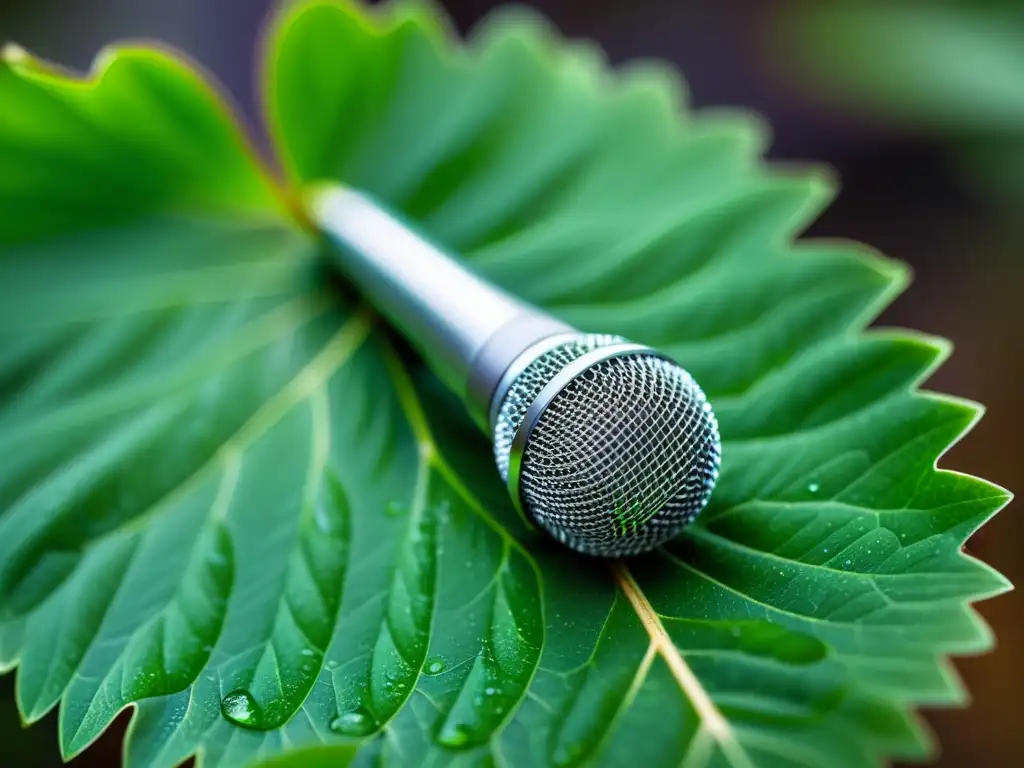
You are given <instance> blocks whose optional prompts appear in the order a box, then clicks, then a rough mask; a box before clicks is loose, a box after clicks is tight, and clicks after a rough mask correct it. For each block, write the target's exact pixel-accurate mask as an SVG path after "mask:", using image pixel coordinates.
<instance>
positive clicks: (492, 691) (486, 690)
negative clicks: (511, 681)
mask: <svg viewBox="0 0 1024 768" xmlns="http://www.w3.org/2000/svg"><path fill="white" fill-rule="evenodd" d="M497 692H498V689H497V688H494V687H492V686H488V687H487V688H484V695H485V696H493V695H494V694H496V693H497Z"/></svg>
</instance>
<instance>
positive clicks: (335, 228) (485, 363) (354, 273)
mask: <svg viewBox="0 0 1024 768" xmlns="http://www.w3.org/2000/svg"><path fill="white" fill-rule="evenodd" d="M310 209H311V212H312V214H313V218H314V220H315V222H316V224H317V225H318V226H319V227H320V229H321V230H322V232H323V233H324V234H325V235H326V236H327V238H328V239H329V240H330V241H331V242H332V243H333V244H334V246H335V247H334V248H333V249H332V257H333V258H334V259H335V260H336V261H337V263H338V265H339V267H340V269H341V271H342V273H343V274H344V275H345V276H346V277H348V278H349V279H350V280H351V281H352V282H353V283H354V284H355V285H356V287H357V288H359V289H360V291H361V292H362V293H363V294H364V295H365V296H366V297H367V298H368V299H369V301H370V303H371V304H372V305H373V306H374V307H375V308H376V309H377V310H378V311H379V312H380V313H381V314H383V315H384V316H385V317H386V318H387V319H388V320H389V321H390V322H391V323H392V324H393V325H394V326H395V327H396V328H397V329H398V330H399V332H400V333H402V335H403V336H404V337H405V338H406V339H407V340H408V341H409V342H410V343H411V344H412V345H413V346H414V347H415V348H416V349H417V351H418V352H419V353H420V354H421V355H422V356H423V358H424V359H425V360H426V362H427V364H428V365H429V366H430V367H431V369H432V370H433V371H434V373H435V374H437V376H438V377H439V378H440V379H441V380H442V381H443V382H444V383H445V384H446V385H447V386H448V387H449V388H450V389H451V390H452V391H453V392H455V394H457V395H459V396H460V397H461V398H463V400H464V402H465V403H466V405H467V407H468V408H469V411H470V413H471V414H472V416H473V417H474V419H475V420H476V421H477V423H478V424H480V426H481V427H482V428H483V429H484V430H485V431H488V432H489V431H490V428H491V426H492V425H491V424H490V423H489V418H488V413H489V411H490V406H491V400H492V398H493V397H494V393H495V391H496V389H497V387H498V384H499V382H500V381H501V378H502V375H503V374H504V373H505V371H506V370H507V369H508V368H509V366H510V365H511V364H512V363H513V361H514V360H515V359H516V358H517V357H519V356H520V355H521V354H522V352H523V351H524V350H526V349H527V348H528V347H530V346H532V345H534V344H536V343H537V342H538V341H540V340H542V339H545V338H547V337H549V336H554V335H556V334H563V333H571V332H573V331H574V329H573V328H571V327H570V326H568V325H566V324H565V323H562V322H561V321H559V320H556V319H555V318H553V317H551V316H549V315H547V314H545V313H543V312H541V311H539V310H538V309H536V308H535V307H532V306H530V305H528V304H526V303H524V302H522V301H519V300H518V299H516V298H514V297H512V296H510V295H509V294H507V293H505V292H504V291H502V290H501V289H499V288H497V287H496V286H494V285H492V284H490V283H488V282H487V281H485V280H483V279H482V278H480V277H478V276H476V275H474V274H472V273H471V272H469V271H468V270H466V269H464V268H463V267H462V266H460V264H459V263H458V261H457V260H456V259H455V258H453V257H452V256H450V255H448V254H447V253H445V252H444V251H442V250H441V249H440V248H439V247H437V246H436V245H433V244H431V243H429V242H427V240H425V239H424V238H423V237H422V236H421V235H419V234H417V233H416V232H415V231H414V230H413V229H412V228H411V227H410V226H409V225H407V224H405V223H404V222H402V221H401V220H400V219H399V218H397V217H396V216H395V215H394V214H393V213H390V212H389V211H387V210H385V209H384V208H383V207H382V206H381V205H380V204H378V203H377V202H375V201H374V200H372V199H371V198H369V197H367V196H365V195H362V194H360V193H359V192H356V191H354V190H351V189H346V188H343V187H339V186H327V187H323V188H321V189H320V190H319V191H317V192H316V193H315V194H314V196H313V198H312V201H311V205H310Z"/></svg>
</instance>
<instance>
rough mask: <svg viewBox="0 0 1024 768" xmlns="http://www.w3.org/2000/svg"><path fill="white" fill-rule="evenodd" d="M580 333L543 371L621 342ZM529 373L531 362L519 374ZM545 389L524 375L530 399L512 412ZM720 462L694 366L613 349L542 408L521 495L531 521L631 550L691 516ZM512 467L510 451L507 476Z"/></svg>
mask: <svg viewBox="0 0 1024 768" xmlns="http://www.w3.org/2000/svg"><path fill="white" fill-rule="evenodd" d="M577 341H578V343H579V344H580V346H581V347H586V349H584V350H583V351H582V352H580V351H579V349H576V348H574V349H573V350H571V351H568V352H566V351H562V352H560V353H557V354H555V355H552V354H551V353H548V354H546V355H543V356H542V358H541V360H542V359H543V358H544V357H548V356H549V355H550V356H551V357H552V358H553V359H552V360H548V361H544V364H543V365H541V366H538V368H537V369H536V370H535V372H534V373H535V374H536V376H537V377H538V378H539V377H541V376H543V375H546V374H547V373H548V372H549V371H550V369H551V368H553V367H555V365H558V368H557V370H561V368H562V367H564V366H565V364H567V362H570V361H571V359H576V357H579V356H581V355H582V354H585V353H586V352H587V351H590V350H591V349H597V348H599V347H601V346H607V345H609V344H617V343H621V342H622V340H621V339H620V338H619V337H613V336H603V337H584V338H581V339H579V340H577ZM569 355H573V356H572V357H571V359H569V360H567V359H566V358H567V357H568V356H569ZM541 360H538V361H536V362H541ZM559 363H560V364H559ZM557 370H556V371H555V372H556V373H557ZM528 373H530V367H528V368H527V369H526V370H525V371H524V373H523V374H522V375H521V376H520V377H519V378H520V379H522V378H523V377H524V376H526V375H527V374H528ZM552 375H554V374H553V373H552ZM547 380H550V376H549V377H548V379H546V380H545V382H544V383H546V381H547ZM531 382H532V379H531ZM518 384H519V381H518V379H517V380H516V381H515V382H514V383H513V385H512V388H511V390H510V393H509V395H508V396H506V403H504V404H503V406H504V405H505V404H507V402H508V399H509V397H511V396H512V394H513V391H514V390H516V389H517V387H518ZM540 388H543V383H542V384H541V385H540ZM540 388H538V387H537V386H536V384H535V383H531V384H530V386H527V385H526V383H525V382H524V385H523V387H522V389H523V393H522V394H523V399H526V400H528V402H526V405H525V407H522V406H516V407H515V408H510V411H514V412H515V413H516V414H518V413H519V410H520V408H521V409H522V413H523V414H524V415H525V412H526V409H528V408H529V406H530V404H531V403H532V402H533V400H534V399H536V397H537V394H539V392H540ZM531 395H532V396H531ZM503 412H505V408H504V407H503V408H502V411H501V412H500V413H503ZM522 418H523V416H520V417H519V422H521V421H522ZM498 421H499V422H500V421H501V418H500V415H499V419H498ZM516 428H518V424H516ZM514 432H515V429H512V433H513V435H514ZM496 434H497V430H496ZM496 443H497V440H496ZM509 445H511V439H510V440H509ZM720 461H721V443H720V439H719V435H718V424H717V422H716V420H715V417H714V414H713V413H712V411H711V406H710V405H709V404H708V402H707V399H706V397H705V395H704V392H703V391H702V390H701V388H700V387H699V386H698V385H697V383H696V382H695V381H694V380H693V378H692V377H691V376H690V374H689V373H687V372H686V371H685V370H684V369H683V368H681V367H680V366H679V365H677V364H676V363H674V362H672V361H670V360H666V359H664V358H662V357H659V356H658V355H655V354H653V353H647V352H636V353H631V354H627V355H623V356H619V357H609V358H606V359H603V360H601V361H599V362H597V363H595V364H594V365H592V366H590V367H589V368H586V369H585V370H584V371H583V372H582V373H580V374H579V375H577V376H576V377H575V378H574V379H572V380H571V381H570V382H569V383H568V384H567V385H566V386H565V387H564V388H563V389H562V390H561V391H559V392H558V394H556V395H555V396H554V397H553V398H552V399H551V401H550V402H549V403H548V404H547V405H546V407H545V408H544V410H543V412H542V413H541V415H540V418H539V419H538V420H537V422H536V424H535V425H534V426H533V429H532V431H531V432H530V434H529V439H528V440H527V442H526V444H525V447H524V450H523V456H522V462H521V465H520V475H519V489H520V500H521V503H522V505H523V508H524V511H525V512H526V513H527V514H528V515H529V516H530V517H531V518H532V519H533V520H535V521H536V522H537V523H538V524H539V525H541V526H542V527H543V528H545V529H546V530H547V531H548V532H549V533H551V534H552V535H553V536H554V537H555V538H556V539H558V540H559V541H561V542H563V543H564V544H566V545H568V546H570V547H571V548H573V549H575V550H577V551H580V552H584V553H587V554H591V555H598V556H604V557H621V556H625V555H632V554H637V553H640V552H645V551H647V550H650V549H652V548H654V547H656V546H658V545H659V544H661V543H663V542H664V541H666V540H668V539H670V538H672V537H673V536H675V535H676V534H677V533H678V532H679V531H680V530H681V529H682V528H683V527H685V526H686V525H688V524H690V523H691V522H693V520H694V519H695V518H696V517H697V515H698V514H699V513H700V511H701V510H702V509H703V508H704V506H705V505H706V504H707V501H708V498H709V497H710V495H711V490H712V489H713V487H714V484H715V481H716V479H717V477H718V469H719V464H720ZM499 469H501V465H500V463H499ZM507 473H508V459H507V454H506V460H505V469H504V471H503V472H502V474H503V477H506V479H507Z"/></svg>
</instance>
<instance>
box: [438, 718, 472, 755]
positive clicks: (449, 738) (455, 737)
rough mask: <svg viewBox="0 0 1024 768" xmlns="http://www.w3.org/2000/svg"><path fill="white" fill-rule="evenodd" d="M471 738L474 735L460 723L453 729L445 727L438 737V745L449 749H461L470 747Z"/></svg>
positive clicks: (452, 727)
mask: <svg viewBox="0 0 1024 768" xmlns="http://www.w3.org/2000/svg"><path fill="white" fill-rule="evenodd" d="M471 737H472V733H471V732H470V730H469V728H468V727H467V726H465V725H462V724H461V723H459V724H457V725H454V726H451V727H445V729H444V730H443V731H441V733H440V735H439V736H438V737H437V743H438V744H440V745H441V746H442V747H448V748H449V749H459V748H461V747H465V746H468V745H469V743H470V739H471Z"/></svg>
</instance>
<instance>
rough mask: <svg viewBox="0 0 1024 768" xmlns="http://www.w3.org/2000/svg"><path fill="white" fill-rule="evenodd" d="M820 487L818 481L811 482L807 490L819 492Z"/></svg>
mask: <svg viewBox="0 0 1024 768" xmlns="http://www.w3.org/2000/svg"><path fill="white" fill-rule="evenodd" d="M820 487H821V486H820V485H818V484H817V483H811V484H810V485H808V486H807V490H808V491H810V492H811V493H817V492H818V489H819V488H820Z"/></svg>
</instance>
